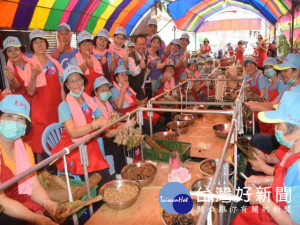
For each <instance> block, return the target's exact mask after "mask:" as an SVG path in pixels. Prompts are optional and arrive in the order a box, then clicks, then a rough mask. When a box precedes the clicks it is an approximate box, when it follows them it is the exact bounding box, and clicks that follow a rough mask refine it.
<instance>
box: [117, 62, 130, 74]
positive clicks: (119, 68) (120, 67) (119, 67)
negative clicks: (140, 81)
mask: <svg viewBox="0 0 300 225" xmlns="http://www.w3.org/2000/svg"><path fill="white" fill-rule="evenodd" d="M124 72H126V73H127V74H128V75H129V74H131V73H130V72H129V71H128V70H127V69H126V67H125V66H124V65H123V64H122V65H120V66H118V67H117V68H116V69H115V72H114V73H115V75H117V74H119V73H124Z"/></svg>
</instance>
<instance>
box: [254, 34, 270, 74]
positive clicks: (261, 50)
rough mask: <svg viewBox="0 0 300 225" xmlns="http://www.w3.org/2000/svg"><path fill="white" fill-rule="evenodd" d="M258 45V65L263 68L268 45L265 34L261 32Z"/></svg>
mask: <svg viewBox="0 0 300 225" xmlns="http://www.w3.org/2000/svg"><path fill="white" fill-rule="evenodd" d="M257 39H258V46H257V51H258V61H257V67H258V68H259V69H262V67H263V63H264V61H265V59H266V58H267V50H268V48H267V46H266V44H265V42H264V39H263V36H262V35H261V34H260V35H258V38H257Z"/></svg>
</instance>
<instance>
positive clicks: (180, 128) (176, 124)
mask: <svg viewBox="0 0 300 225" xmlns="http://www.w3.org/2000/svg"><path fill="white" fill-rule="evenodd" d="M189 126H190V123H189V122H187V121H172V122H169V123H167V128H168V129H169V130H172V131H174V132H176V133H178V134H184V133H186V132H187V131H188V129H189Z"/></svg>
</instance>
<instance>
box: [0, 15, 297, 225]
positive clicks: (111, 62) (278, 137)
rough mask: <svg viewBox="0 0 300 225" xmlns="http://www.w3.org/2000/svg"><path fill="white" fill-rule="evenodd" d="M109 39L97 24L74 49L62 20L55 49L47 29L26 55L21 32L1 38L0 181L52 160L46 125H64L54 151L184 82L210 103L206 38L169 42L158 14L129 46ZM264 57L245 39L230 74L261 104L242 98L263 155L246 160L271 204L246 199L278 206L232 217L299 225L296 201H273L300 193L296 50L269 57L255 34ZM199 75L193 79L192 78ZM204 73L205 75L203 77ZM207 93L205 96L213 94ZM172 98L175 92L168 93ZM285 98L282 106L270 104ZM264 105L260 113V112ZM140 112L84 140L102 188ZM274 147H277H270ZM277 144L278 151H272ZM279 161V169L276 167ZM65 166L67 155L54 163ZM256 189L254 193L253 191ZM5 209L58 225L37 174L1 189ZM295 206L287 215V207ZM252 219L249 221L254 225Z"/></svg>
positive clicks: (71, 157) (157, 117) (75, 160)
mask: <svg viewBox="0 0 300 225" xmlns="http://www.w3.org/2000/svg"><path fill="white" fill-rule="evenodd" d="M113 33H114V35H113V37H110V36H109V31H107V30H106V29H100V30H99V31H98V32H97V34H96V36H95V37H93V36H92V35H91V34H90V33H88V32H87V31H82V32H81V33H79V34H78V36H77V48H72V47H71V45H70V44H71V35H72V33H71V28H70V26H69V25H68V24H66V23H62V24H60V25H59V26H58V27H57V40H58V44H57V47H55V48H54V49H52V50H51V54H50V55H49V54H47V49H48V47H49V43H48V41H47V38H46V36H45V33H44V31H42V30H38V29H35V30H32V31H31V32H30V35H29V38H30V44H29V46H30V51H31V53H32V55H31V54H28V53H26V52H25V49H24V47H23V46H24V45H25V43H24V44H23V45H22V44H21V43H20V41H19V40H18V38H16V37H12V36H9V37H7V38H6V39H5V40H4V41H3V48H4V53H5V55H6V57H7V65H6V66H5V70H6V74H5V75H6V78H7V80H8V82H9V88H10V92H11V94H9V95H7V96H6V97H4V99H3V100H2V101H1V102H0V159H1V161H0V171H1V172H0V181H1V182H4V181H6V180H8V179H10V178H11V177H13V176H14V175H16V174H19V173H21V172H22V171H24V170H26V169H28V168H29V167H31V166H33V165H34V164H35V163H36V162H40V161H42V160H43V159H45V158H46V157H48V156H47V155H45V152H44V150H43V147H42V142H41V138H42V134H43V132H44V130H45V128H46V127H47V126H49V125H50V124H53V123H57V122H58V123H59V124H60V125H61V126H62V127H63V131H62V135H61V138H60V140H59V142H58V143H57V144H56V146H55V147H54V148H53V149H52V150H51V154H55V153H57V152H59V151H61V150H62V149H63V148H65V147H67V146H70V145H72V144H73V143H75V142H76V141H78V140H80V139H81V138H83V137H86V136H87V135H89V134H91V133H92V132H94V131H96V130H98V129H100V128H102V127H105V126H106V125H108V124H109V123H110V122H111V121H112V120H113V118H118V117H119V116H120V115H123V114H126V113H129V112H131V111H132V110H134V109H136V108H138V107H139V106H140V105H143V104H145V103H146V102H147V99H150V98H152V97H154V96H158V95H159V94H161V93H163V92H165V91H168V90H170V89H172V88H173V87H175V85H177V84H178V83H181V82H184V81H186V80H187V79H193V80H194V81H192V82H188V83H187V84H186V86H185V87H184V91H186V93H189V99H190V100H191V101H201V102H202V101H207V100H208V94H209V95H211V94H212V93H213V90H211V89H209V88H208V87H207V86H206V83H205V81H203V80H201V79H204V78H207V77H208V75H209V74H211V73H212V71H213V70H214V67H215V66H214V65H215V62H214V59H213V58H212V57H211V53H212V49H211V47H210V46H209V40H208V39H207V38H206V39H205V40H204V44H203V45H202V46H201V48H200V53H199V54H198V53H196V54H192V55H191V54H190V53H189V52H188V50H187V47H188V45H189V43H190V37H189V35H188V34H186V33H184V34H182V35H181V37H180V38H179V39H173V40H172V41H171V42H170V43H169V44H168V45H166V44H165V42H164V41H163V39H162V37H160V36H159V35H158V34H157V21H156V20H155V19H150V20H149V21H148V23H147V36H144V35H138V36H136V37H135V40H134V43H130V46H129V48H128V49H129V50H128V52H127V51H126V50H125V49H124V45H125V41H126V38H127V35H128V34H126V30H125V29H124V28H123V27H118V28H116V29H115V30H114V32H113ZM257 45H258V47H257V51H258V54H257V55H255V57H256V56H257V59H256V58H255V57H245V58H244V47H243V41H239V42H238V45H237V48H236V50H235V52H234V50H233V48H232V47H231V46H230V47H231V48H230V56H233V55H234V54H235V55H236V64H237V65H241V66H243V67H244V69H245V72H246V76H243V77H242V78H241V77H237V76H233V75H231V74H230V73H229V72H226V76H228V77H232V78H241V79H245V80H246V82H247V83H248V85H249V87H250V89H251V90H252V92H254V93H255V94H257V95H258V96H259V97H261V98H262V99H264V100H265V101H264V102H255V101H249V102H247V103H245V105H246V107H248V108H249V109H250V110H251V111H252V112H254V113H255V120H256V122H257V130H256V134H255V135H254V136H253V138H252V145H253V147H255V149H256V152H255V153H254V155H255V157H256V158H257V159H258V160H257V161H252V160H249V165H250V167H251V169H250V170H249V171H248V173H247V175H249V176H250V178H249V179H247V180H246V182H245V185H248V186H249V185H253V184H254V185H256V186H259V185H270V187H271V186H272V197H271V201H270V202H265V201H264V202H258V201H257V200H255V199H254V197H251V198H250V203H251V204H252V205H253V204H259V205H260V206H259V210H260V211H261V212H262V211H263V208H264V207H267V206H268V207H271V206H272V207H273V206H274V207H275V208H277V209H278V210H279V213H276V212H275V211H270V212H269V213H266V212H262V213H260V214H259V215H258V216H257V217H255V216H253V215H252V214H251V212H250V211H251V207H253V206H250V208H249V210H250V211H249V213H248V212H247V213H245V214H239V215H238V216H237V217H236V219H235V220H234V223H245V224H246V223H247V224H257V221H266V223H267V224H273V223H274V224H275V223H279V224H281V223H282V222H284V221H288V222H299V221H300V219H299V215H298V214H297V213H296V212H297V210H299V207H300V205H299V202H300V201H297V202H295V201H293V204H289V203H288V204H287V205H286V204H281V203H278V202H277V201H276V199H275V197H274V196H275V195H276V194H277V190H275V189H276V187H291V188H292V191H291V193H290V195H291V196H290V197H292V198H296V199H299V196H300V193H299V190H300V189H299V185H300V180H299V177H300V176H299V169H298V166H299V162H300V161H299V160H298V159H299V151H300V148H299V146H300V144H299V143H300V135H299V134H300V122H299V120H300V118H299V113H298V112H299V109H300V108H299V107H300V102H299V99H300V55H297V54H288V55H287V57H286V58H285V59H282V58H272V57H266V55H265V52H266V44H265V43H264V41H263V38H262V37H261V36H259V38H258V43H257ZM195 79H196V80H195ZM197 79H199V80H197ZM208 92H209V93H208ZM170 95H172V92H170ZM276 104H279V107H278V108H277V109H275V108H274V105H276ZM262 111H264V112H262ZM162 115H163V114H156V113H153V117H152V123H153V124H152V125H153V129H154V132H157V131H160V130H161V128H162V127H161V125H162V124H165V123H166V122H168V121H169V120H170V117H171V115H170V114H168V113H165V114H164V116H162ZM143 117H144V121H143V133H145V134H149V133H150V124H149V123H150V120H149V117H148V115H147V113H144V114H143ZM135 125H136V121H135V119H131V121H130V122H127V123H123V122H122V123H118V124H117V125H115V126H113V127H112V128H110V129H108V130H107V131H106V132H105V133H103V134H101V136H98V137H95V138H93V139H91V140H90V141H88V142H87V143H86V147H87V154H88V157H89V164H88V167H87V169H88V173H89V175H90V174H91V173H95V172H96V173H99V174H100V175H101V176H102V180H101V182H100V183H99V184H98V186H99V188H100V187H101V186H102V185H103V184H104V183H106V182H108V181H110V180H113V179H114V178H115V175H116V174H117V175H118V174H120V173H121V170H122V168H123V167H124V166H125V165H126V163H127V161H126V155H125V152H124V149H123V147H121V146H118V145H117V144H116V143H114V137H115V136H116V135H117V134H118V133H119V132H120V131H121V130H123V129H125V128H127V127H128V126H135ZM274 150H275V151H274ZM273 151H274V152H273ZM106 155H112V156H113V159H114V168H115V172H116V174H110V172H109V170H108V169H109V164H108V162H107V161H106ZM66 161H67V167H68V171H69V172H71V173H72V174H74V175H79V176H80V177H81V178H83V174H84V172H83V166H82V163H81V159H80V153H79V150H78V149H77V150H74V151H72V152H71V153H70V154H67V155H66ZM273 164H275V166H273ZM55 165H56V167H57V169H58V170H59V171H63V170H64V162H63V160H62V159H59V160H57V161H56V162H55ZM257 172H260V173H264V174H266V175H268V176H267V177H264V178H261V177H258V176H251V175H255V174H257ZM254 191H255V190H252V191H251V193H252V194H253V196H255V193H254ZM0 205H1V206H2V207H3V209H4V213H2V214H0V221H1V223H2V221H5V222H4V223H3V224H11V223H13V224H24V221H25V223H26V222H29V223H32V224H55V223H54V222H52V221H51V220H50V219H49V217H45V216H44V215H43V213H44V212H47V213H48V215H50V217H51V215H53V214H54V212H55V210H56V208H57V204H56V203H55V202H53V201H51V200H50V198H49V197H48V195H47V193H46V192H45V190H44V189H43V188H42V187H41V185H40V183H39V181H38V179H37V176H36V174H35V173H34V174H32V175H31V176H28V177H26V178H24V179H23V180H21V181H20V182H19V183H17V184H16V185H14V186H11V187H10V188H7V189H6V190H5V191H4V192H2V193H0ZM286 206H289V207H291V208H292V212H291V213H286V212H284V211H283V209H284V207H286ZM249 221H253V223H252V222H249Z"/></svg>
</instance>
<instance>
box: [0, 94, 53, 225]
mask: <svg viewBox="0 0 300 225" xmlns="http://www.w3.org/2000/svg"><path fill="white" fill-rule="evenodd" d="M29 113H30V105H29V103H28V102H27V101H26V100H25V98H24V97H23V96H22V95H8V96H6V97H5V98H4V99H3V100H2V101H1V103H0V183H4V182H5V181H7V180H9V179H11V178H13V177H14V176H15V175H17V174H20V173H22V172H23V171H25V170H27V169H29V168H30V167H32V166H34V165H35V163H34V156H33V153H32V151H31V148H30V147H29V145H27V144H25V143H24V142H23V141H22V139H21V137H22V136H23V135H24V134H26V133H28V132H29V131H30V126H31V120H30V118H29ZM0 205H1V206H2V207H3V209H4V211H3V213H1V214H0V221H1V224H28V223H30V224H31V223H32V224H51V225H54V224H56V223H54V222H52V221H51V219H50V218H48V217H46V216H44V215H43V213H44V211H45V210H46V211H47V212H48V214H49V215H51V216H54V214H55V212H56V209H57V203H55V202H53V201H52V200H51V199H50V198H49V196H48V194H47V192H46V191H45V190H44V188H43V187H42V186H41V184H40V182H39V180H38V178H37V176H36V173H33V174H31V175H29V176H27V177H25V178H23V179H22V180H21V181H19V182H18V183H15V184H13V185H12V186H10V187H8V188H6V189H5V190H4V192H1V193H0ZM37 212H39V213H37Z"/></svg>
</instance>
